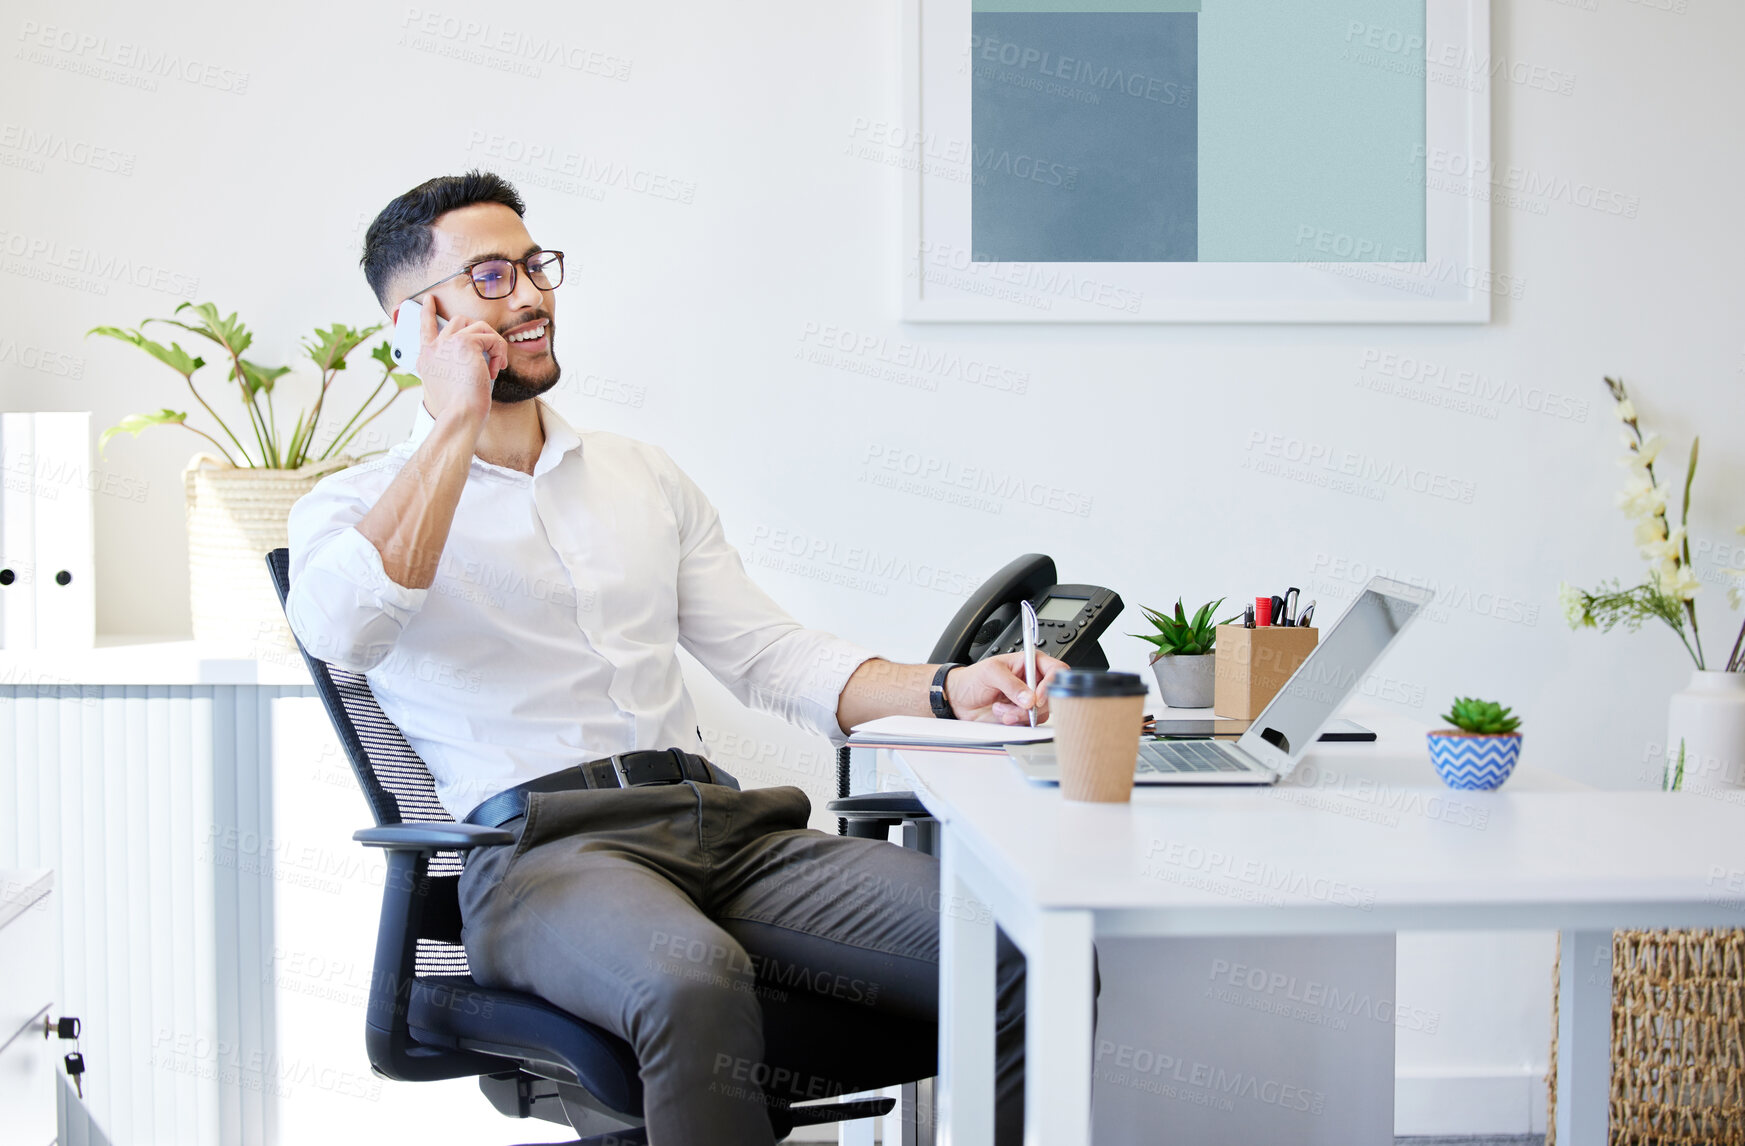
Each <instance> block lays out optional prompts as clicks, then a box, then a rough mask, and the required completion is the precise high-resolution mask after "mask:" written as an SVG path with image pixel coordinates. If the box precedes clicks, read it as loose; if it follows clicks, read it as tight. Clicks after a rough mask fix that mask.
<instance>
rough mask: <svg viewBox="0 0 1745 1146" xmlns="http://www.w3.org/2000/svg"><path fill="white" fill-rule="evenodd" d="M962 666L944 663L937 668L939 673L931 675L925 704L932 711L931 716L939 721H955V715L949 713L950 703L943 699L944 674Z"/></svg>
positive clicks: (955, 663) (949, 662)
mask: <svg viewBox="0 0 1745 1146" xmlns="http://www.w3.org/2000/svg"><path fill="white" fill-rule="evenodd" d="M962 667H963V666H962V665H960V664H958V663H957V662H955V661H946V662H945V663H944V664H942V665H940V666H939V671H938V672H936V673H934V674H933V683H932V684H931V685H930V686H928V689H927V704H928V705H929V706H930V707H931V708H932V709H933V715H934V716H937V717H938V718H939V719H941V720H956V719H957V713H955V712H953V711H951V701H949V700H947V699H945V674H946V673H948V672H950V671H951V670H952V669H955V668H962Z"/></svg>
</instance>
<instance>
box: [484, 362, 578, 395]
mask: <svg viewBox="0 0 1745 1146" xmlns="http://www.w3.org/2000/svg"><path fill="white" fill-rule="evenodd" d="M546 355H547V356H548V357H550V359H551V375H550V376H549V377H547V378H544V379H537V378H528V377H526V376H525V375H523V374H521V373H520V372H519V371H517V370H516V369H515V368H514V367H513V366H505V367H503V369H502V370H500V371H498V372H497V380H496V381H495V382H493V383H491V401H493V402H525V401H527V400H528V399H529V398H537V397H539V395H541V394H543V393H545V392H546V391H547V390H550V389H551V388H552V387H553V386H556V385H557V380H558V379H559V378H560V377H562V375H563V368H562V367H561V366H559V365H558V364H557V355H556V354H553V353H552V352H551V351H549V350H548V351H546Z"/></svg>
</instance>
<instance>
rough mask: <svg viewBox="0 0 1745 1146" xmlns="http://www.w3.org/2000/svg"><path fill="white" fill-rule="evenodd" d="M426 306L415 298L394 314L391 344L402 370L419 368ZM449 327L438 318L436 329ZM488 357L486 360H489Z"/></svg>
mask: <svg viewBox="0 0 1745 1146" xmlns="http://www.w3.org/2000/svg"><path fill="white" fill-rule="evenodd" d="M423 322H424V304H423V303H421V302H419V301H418V300H417V299H415V298H410V299H407V300H406V301H405V302H403V303H401V304H400V309H399V310H398V311H396V312H395V314H394V339H393V342H392V343H391V344H390V345H391V349H392V351H393V354H394V365H396V366H398V367H400V368H401V369H402V370H416V369H417V368H418V350H419V348H420V347H421V346H423V345H424V331H423V329H422V324H423ZM447 325H448V319H446V318H442V317H441V316H438V317H437V320H436V329H438V330H441V329H442V328H443V327H445V326H447ZM489 357H490V356H489V355H486V359H487V360H488V359H489Z"/></svg>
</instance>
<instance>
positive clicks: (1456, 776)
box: [1430, 696, 1521, 789]
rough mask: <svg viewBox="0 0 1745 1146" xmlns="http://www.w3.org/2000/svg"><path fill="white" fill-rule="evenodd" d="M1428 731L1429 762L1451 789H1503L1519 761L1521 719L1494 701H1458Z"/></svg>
mask: <svg viewBox="0 0 1745 1146" xmlns="http://www.w3.org/2000/svg"><path fill="white" fill-rule="evenodd" d="M1442 719H1443V720H1446V721H1447V722H1448V723H1449V724H1452V725H1453V726H1454V727H1453V728H1435V729H1432V730H1431V731H1430V762H1431V763H1432V764H1434V765H1436V772H1437V774H1438V775H1439V776H1441V777H1442V781H1443V783H1445V784H1447V785H1448V786H1449V787H1450V788H1479V789H1490V788H1500V787H1502V784H1503V781H1504V780H1507V779H1508V778H1509V773H1511V772H1513V771H1514V770H1515V762H1516V761H1518V760H1519V759H1520V758H1521V733H1520V731H1519V729H1520V727H1521V719H1520V717H1518V716H1513V715H1511V714H1510V711H1509V710H1508V709H1506V708H1504V707H1502V706H1501V705H1499V704H1497V703H1496V702H1495V701H1493V700H1475V699H1473V698H1472V697H1469V696H1463V697H1458V698H1456V699H1455V701H1454V707H1453V708H1451V709H1450V710H1449V711H1448V712H1446V713H1445V714H1443V717H1442Z"/></svg>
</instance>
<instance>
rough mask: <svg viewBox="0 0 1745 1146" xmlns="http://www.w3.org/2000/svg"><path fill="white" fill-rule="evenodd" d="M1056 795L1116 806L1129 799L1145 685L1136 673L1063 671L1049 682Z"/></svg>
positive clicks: (1136, 754) (1137, 749) (1131, 790)
mask: <svg viewBox="0 0 1745 1146" xmlns="http://www.w3.org/2000/svg"><path fill="white" fill-rule="evenodd" d="M1048 708H1049V712H1050V714H1051V715H1050V717H1049V719H1050V721H1051V722H1052V723H1053V724H1054V755H1055V759H1056V760H1057V761H1058V762H1059V763H1060V794H1061V795H1062V796H1064V797H1066V798H1067V799H1068V800H1082V801H1086V802H1090V803H1098V804H1119V803H1124V802H1126V801H1127V800H1129V799H1131V798H1132V796H1133V767H1134V762H1135V761H1136V760H1137V759H1138V756H1139V725H1140V722H1141V721H1143V720H1144V718H1145V684H1144V682H1142V681H1141V680H1140V679H1139V674H1137V673H1130V672H1101V671H1098V670H1095V669H1062V670H1061V671H1059V672H1057V673H1055V674H1054V676H1053V677H1052V678H1051V679H1050V680H1049V682H1048Z"/></svg>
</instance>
